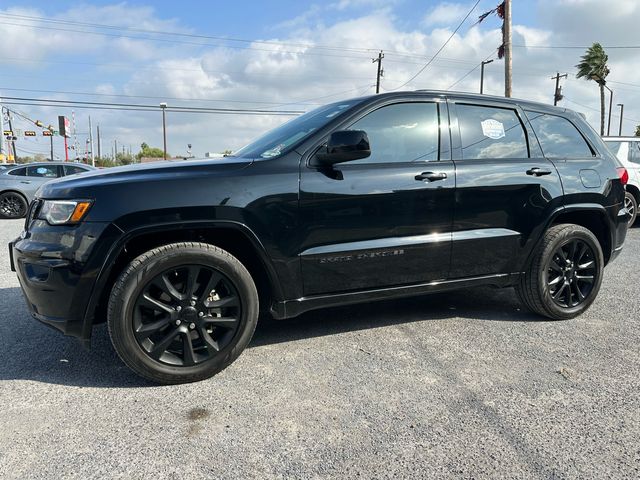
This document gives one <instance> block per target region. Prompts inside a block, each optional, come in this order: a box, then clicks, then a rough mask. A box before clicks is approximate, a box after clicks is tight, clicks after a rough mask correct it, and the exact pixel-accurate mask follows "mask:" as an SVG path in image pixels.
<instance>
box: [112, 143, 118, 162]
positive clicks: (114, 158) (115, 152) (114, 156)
mask: <svg viewBox="0 0 640 480" xmlns="http://www.w3.org/2000/svg"><path fill="white" fill-rule="evenodd" d="M116 160H118V140H116V139H114V140H113V161H114V162H115V161H116Z"/></svg>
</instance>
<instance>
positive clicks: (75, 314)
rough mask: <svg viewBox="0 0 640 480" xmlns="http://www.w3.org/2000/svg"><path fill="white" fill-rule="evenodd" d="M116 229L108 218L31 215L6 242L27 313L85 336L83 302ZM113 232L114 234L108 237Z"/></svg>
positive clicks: (88, 330)
mask: <svg viewBox="0 0 640 480" xmlns="http://www.w3.org/2000/svg"><path fill="white" fill-rule="evenodd" d="M116 233H117V229H116V228H115V227H113V226H112V225H110V224H108V223H95V222H86V223H82V224H79V225H75V226H50V225H48V224H47V223H46V222H44V221H41V220H35V221H33V222H32V223H31V225H30V226H29V229H28V230H26V231H24V232H23V233H22V234H21V235H20V237H18V238H17V239H16V240H15V241H13V242H12V243H10V244H9V248H10V262H11V268H12V270H14V271H15V272H16V273H17V276H18V281H19V282H20V287H21V288H22V292H23V294H24V297H25V300H26V302H27V306H28V308H29V311H30V312H31V315H32V316H33V317H34V318H36V319H37V320H39V321H41V322H43V323H45V324H47V325H49V326H51V327H53V328H55V329H57V330H60V331H61V332H63V333H64V334H65V335H70V336H74V337H78V338H81V339H83V340H88V338H90V335H91V325H87V324H86V322H85V318H86V313H87V305H88V304H89V299H90V298H91V295H92V293H93V288H94V285H95V281H96V278H97V276H98V273H99V272H100V270H101V268H102V266H103V265H102V264H103V261H104V258H106V252H104V249H105V248H107V246H106V245H105V243H107V244H108V246H110V245H111V244H112V243H113V240H114V239H115V236H114V235H115V234H116ZM110 237H114V238H110Z"/></svg>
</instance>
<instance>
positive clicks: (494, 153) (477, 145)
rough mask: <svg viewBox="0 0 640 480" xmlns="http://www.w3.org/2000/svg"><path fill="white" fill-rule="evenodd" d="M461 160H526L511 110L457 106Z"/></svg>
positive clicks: (517, 121) (519, 129)
mask: <svg viewBox="0 0 640 480" xmlns="http://www.w3.org/2000/svg"><path fill="white" fill-rule="evenodd" d="M456 111H457V112H458V123H459V125H460V137H461V140H462V158H463V159H465V160H466V159H473V158H527V157H528V156H529V149H528V148H527V137H526V136H525V133H524V129H523V127H522V123H521V122H520V118H519V117H518V114H517V113H516V111H515V110H510V109H507V108H496V107H485V106H480V105H464V104H457V105H456Z"/></svg>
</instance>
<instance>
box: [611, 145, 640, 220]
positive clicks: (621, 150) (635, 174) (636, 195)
mask: <svg viewBox="0 0 640 480" xmlns="http://www.w3.org/2000/svg"><path fill="white" fill-rule="evenodd" d="M603 140H604V141H605V143H606V144H607V146H608V147H609V149H610V150H611V151H612V152H613V153H615V154H616V156H617V157H618V160H620V162H622V165H623V166H624V167H625V168H626V169H627V172H629V182H628V183H627V194H626V196H625V198H624V206H625V207H627V210H628V211H629V213H630V214H631V217H630V218H629V226H631V225H633V222H635V221H636V218H637V215H638V204H639V203H640V137H603Z"/></svg>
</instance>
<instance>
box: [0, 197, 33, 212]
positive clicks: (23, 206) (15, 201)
mask: <svg viewBox="0 0 640 480" xmlns="http://www.w3.org/2000/svg"><path fill="white" fill-rule="evenodd" d="M28 208H29V204H28V203H27V199H26V198H24V197H23V196H22V195H20V194H19V193H16V192H5V193H3V194H1V195H0V218H22V217H24V216H25V215H26V214H27V209H28Z"/></svg>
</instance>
